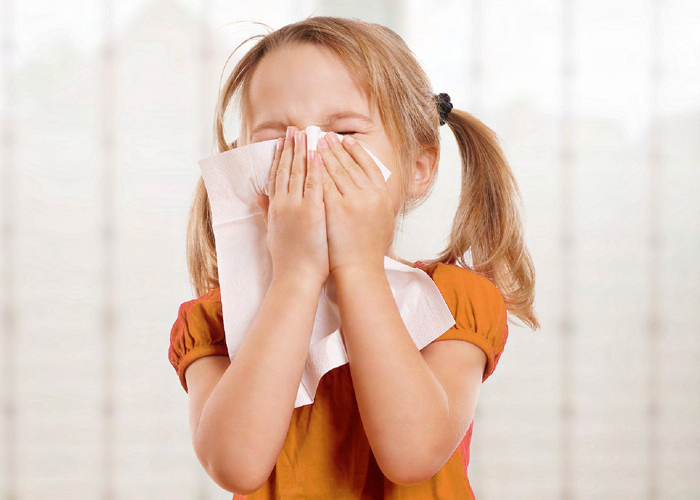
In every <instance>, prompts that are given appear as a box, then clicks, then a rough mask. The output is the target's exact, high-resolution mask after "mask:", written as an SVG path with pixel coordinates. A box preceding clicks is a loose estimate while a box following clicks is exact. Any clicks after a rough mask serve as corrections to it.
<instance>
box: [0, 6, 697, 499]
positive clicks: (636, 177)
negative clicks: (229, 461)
mask: <svg viewBox="0 0 700 500" xmlns="http://www.w3.org/2000/svg"><path fill="white" fill-rule="evenodd" d="M311 14H315V15H339V16H345V17H358V18H361V19H363V20H366V21H372V22H378V23H381V24H385V25H387V26H389V27H391V28H392V29H394V30H395V31H396V32H397V33H399V34H400V35H401V36H402V37H403V38H404V39H405V40H406V42H407V43H408V45H409V46H410V47H411V48H412V50H413V51H414V52H415V54H416V56H417V57H418V58H419V60H420V61H421V62H422V64H423V65H424V67H425V68H426V70H427V71H428V73H429V75H430V77H431V79H432V82H433V84H434V91H435V92H447V93H449V94H450V96H451V98H452V102H453V104H454V105H455V107H457V108H460V109H465V110H468V111H470V112H473V113H474V114H476V116H478V117H479V118H481V119H482V120H483V121H484V122H485V123H486V124H487V125H489V126H490V127H491V128H493V129H494V130H495V131H496V132H497V133H498V134H499V135H500V137H501V139H502V143H503V147H504V149H505V151H506V153H507V155H508V157H509V159H510V161H511V165H512V168H513V170H514V172H515V174H516V176H517V178H518V181H519V183H520V188H521V191H522V196H523V200H524V205H525V215H526V236H527V240H528V246H529V248H530V250H531V252H532V253H533V257H534V259H535V264H536V268H537V299H536V309H537V312H538V314H539V317H540V320H541V321H542V330H541V331H538V332H536V333H533V332H532V331H530V330H527V329H524V328H519V327H517V326H514V325H511V327H510V336H509V340H508V344H507V346H506V351H505V353H504V355H503V357H502V358H501V361H500V363H499V367H498V369H497V370H496V372H495V373H494V375H493V376H492V377H491V378H490V379H489V380H488V381H487V383H485V384H484V386H483V387H482V389H481V394H480V399H479V404H478V408H477V414H476V417H475V422H474V437H473V441H472V450H471V451H472V456H471V464H470V468H469V477H470V480H471V482H472V486H473V488H474V491H475V493H476V497H477V499H478V500H497V499H499V500H500V499H515V498H517V499H520V500H525V499H538V500H540V499H557V500H559V499H561V500H572V499H649V500H653V499H678V500H681V499H682V500H691V499H698V498H700V474H698V472H699V471H700V363H699V362H698V358H699V357H700V331H698V323H699V322H700V307H698V306H699V305H700V284H699V283H700V270H699V266H698V264H697V260H696V259H697V256H698V251H700V225H699V224H698V220H699V219H700V196H699V195H698V192H699V191H700V2H697V1H695V0H664V1H661V0H658V1H651V0H586V1H582V0H581V1H574V0H520V1H516V0H464V1H449V0H420V1H419V0H406V1H400V0H384V1H379V0H376V1H347V2H340V1H339V0H329V1H322V0H317V1H312V0H306V1H298V2H293V1H268V0H261V1H257V2H250V1H243V0H229V1H226V2H223V1H213V0H201V1H200V0H128V1H121V2H116V1H112V0H103V1H97V0H83V1H79V0H63V1H60V2H56V1H53V0H41V1H38V0H33V1H31V2H28V1H20V0H3V1H2V2H0V40H1V43H0V141H1V142H0V218H1V222H0V279H1V283H2V288H1V290H0V304H1V307H0V342H1V343H2V349H1V350H0V398H1V405H2V406H1V408H0V427H1V428H0V497H1V498H4V499H15V500H24V499H44V498H52V499H71V500H75V499H105V500H106V499H114V500H117V499H124V500H127V499H129V500H130V499H139V500H140V499H146V498H148V499H152V500H153V499H169V500H177V499H183V500H189V499H230V498H231V496H232V495H231V494H230V493H227V492H225V491H223V490H221V489H220V488H219V487H218V486H216V484H215V483H213V481H211V480H210V479H209V478H208V476H207V475H206V474H205V473H204V472H203V469H202V467H201V466H200V464H199V462H198V461H197V459H196V457H195V455H194V452H193V450H192V446H191V443H190V436H189V429H188V423H187V419H188V415H187V396H186V394H185V392H184V391H183V389H182V387H181V386H180V383H179V382H178V379H177V376H176V374H175V372H174V370H173V368H172V366H171V365H170V364H169V362H168V359H167V350H168V345H169V334H170V329H171V327H172V324H173V322H174V321H175V318H176V316H177V309H178V306H179V305H180V303H182V302H184V301H186V300H190V299H191V298H193V297H194V296H193V294H192V291H191V288H190V286H189V283H188V276H187V269H186V264H185V225H186V219H187V211H188V208H189V203H190V197H191V195H192V191H193V189H194V186H195V183H196V181H197V180H198V178H199V175H200V173H199V167H198V165H197V160H199V159H201V158H204V157H206V156H209V155H211V154H212V152H213V150H212V129H213V126H212V125H213V111H214V104H215V101H216V98H217V92H218V85H219V78H220V75H221V72H222V69H223V68H224V64H225V62H226V59H227V57H228V56H229V55H230V53H231V52H232V51H233V50H234V48H235V47H236V46H237V45H238V44H239V43H240V42H242V41H243V40H244V39H245V38H247V37H248V36H251V35H254V34H258V33H262V32H264V28H263V27H261V26H259V25H255V24H253V23H234V24H228V23H231V22H232V21H241V20H250V21H259V22H263V23H266V24H268V25H269V26H270V27H272V28H273V29H276V28H279V27H281V26H283V25H285V24H288V23H290V22H294V21H297V20H300V19H302V18H304V17H306V16H308V15H311ZM249 46H250V45H247V46H244V47H243V48H242V49H239V51H238V52H237V53H236V55H234V57H233V58H232V60H231V61H230V62H229V65H228V66H227V68H226V75H227V74H228V72H229V71H230V69H231V68H232V67H233V65H234V64H235V61H237V60H238V58H239V57H240V56H241V54H242V53H243V52H244V51H245V50H247V48H249ZM441 131H442V134H443V147H444V152H443V159H442V161H441V165H440V171H439V180H438V185H437V186H436V189H435V191H434V194H433V196H432V197H431V199H430V200H429V201H428V202H427V203H426V205H424V206H423V207H421V208H420V209H419V210H418V211H416V212H415V213H414V214H413V215H412V216H411V218H410V219H409V220H408V221H407V223H406V225H405V231H404V233H403V234H402V239H401V240H400V242H399V243H400V244H399V246H398V248H399V251H400V254H401V255H402V256H403V257H404V258H408V259H419V258H429V257H432V256H433V254H434V253H436V252H437V251H438V250H439V249H440V248H442V246H443V243H444V241H443V238H444V237H445V236H446V235H447V232H448V228H449V225H450V223H451V221H452V217H453V215H454V210H455V208H456V203H457V196H458V191H457V189H458V185H459V175H460V170H459V164H458V158H457V150H456V144H455V142H454V138H453V136H452V135H451V132H450V131H449V130H448V128H447V127H442V129H441ZM236 133H237V131H236V130H234V129H231V130H230V132H229V139H230V140H233V139H234V138H235V137H236Z"/></svg>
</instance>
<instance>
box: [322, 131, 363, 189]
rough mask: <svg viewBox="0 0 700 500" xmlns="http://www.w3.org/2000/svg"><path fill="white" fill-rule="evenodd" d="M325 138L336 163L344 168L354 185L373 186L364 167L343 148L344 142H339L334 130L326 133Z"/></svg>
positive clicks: (361, 186) (359, 186)
mask: <svg viewBox="0 0 700 500" xmlns="http://www.w3.org/2000/svg"><path fill="white" fill-rule="evenodd" d="M325 138H326V139H327V140H328V145H329V146H330V148H331V151H333V153H334V154H335V157H336V159H337V160H338V163H340V164H341V165H342V166H343V168H345V171H346V172H347V173H348V175H349V176H350V178H351V179H352V180H353V182H354V183H355V185H356V186H357V187H358V188H366V187H370V186H373V183H372V181H371V180H370V178H369V177H367V174H366V173H365V171H364V169H363V168H362V167H360V166H359V165H358V164H357V162H356V161H355V160H354V159H353V157H352V156H350V153H348V152H347V151H346V150H345V147H344V144H345V143H341V142H340V138H339V137H338V136H337V135H336V134H335V133H334V132H329V133H327V134H326V136H325Z"/></svg>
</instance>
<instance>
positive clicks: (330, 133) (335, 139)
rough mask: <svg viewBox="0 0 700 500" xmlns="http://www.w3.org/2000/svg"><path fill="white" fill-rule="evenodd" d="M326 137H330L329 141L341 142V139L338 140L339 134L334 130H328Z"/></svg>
mask: <svg viewBox="0 0 700 500" xmlns="http://www.w3.org/2000/svg"><path fill="white" fill-rule="evenodd" d="M326 137H328V142H340V141H339V140H338V136H337V135H335V133H334V132H328V133H327V134H326Z"/></svg>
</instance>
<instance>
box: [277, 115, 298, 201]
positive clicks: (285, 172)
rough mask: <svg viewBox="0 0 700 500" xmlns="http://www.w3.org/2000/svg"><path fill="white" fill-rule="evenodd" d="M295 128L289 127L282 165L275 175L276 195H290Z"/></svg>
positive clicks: (281, 158) (283, 149)
mask: <svg viewBox="0 0 700 500" xmlns="http://www.w3.org/2000/svg"><path fill="white" fill-rule="evenodd" d="M294 132H295V130H294V127H291V126H290V127H287V136H286V137H285V139H284V147H283V148H282V156H280V164H279V167H277V173H276V175H275V194H285V195H286V194H289V170H290V167H291V164H292V157H293V156H294Z"/></svg>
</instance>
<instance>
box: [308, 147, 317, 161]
mask: <svg viewBox="0 0 700 500" xmlns="http://www.w3.org/2000/svg"><path fill="white" fill-rule="evenodd" d="M315 154H316V151H314V150H313V149H309V153H308V157H309V158H308V161H309V162H312V161H314V155H315Z"/></svg>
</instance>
